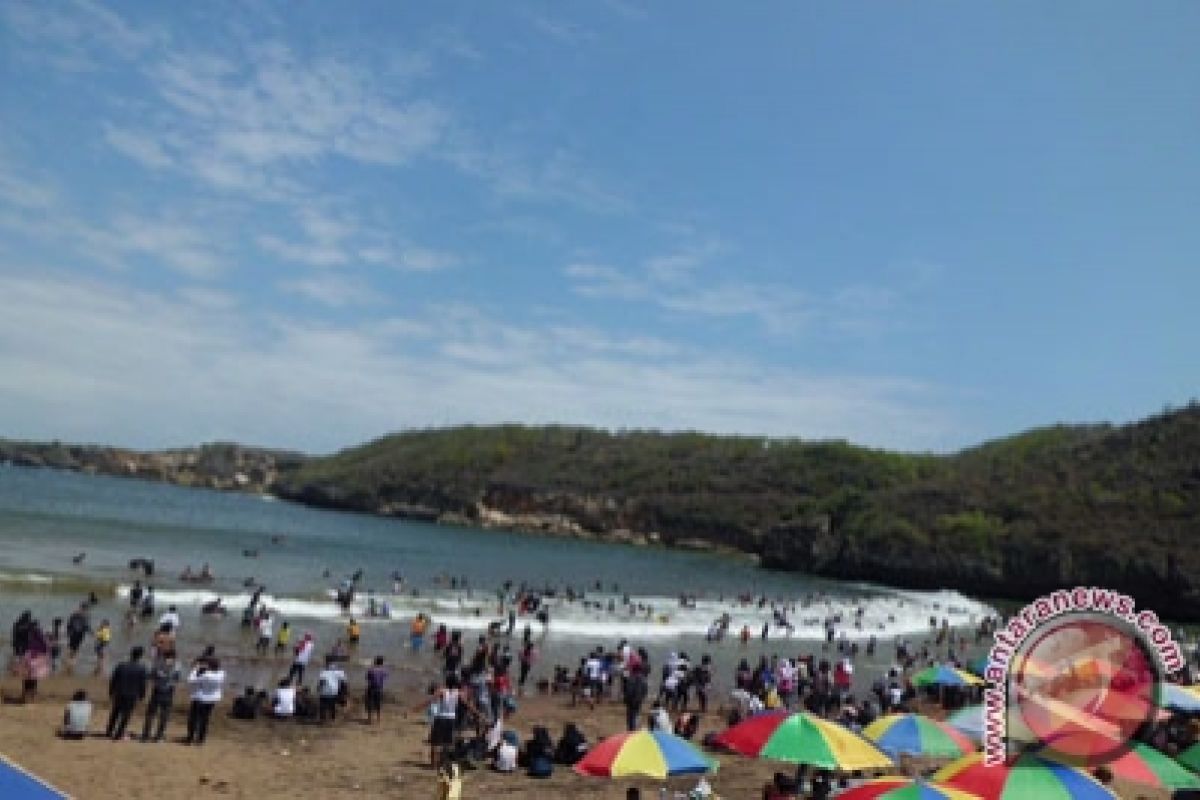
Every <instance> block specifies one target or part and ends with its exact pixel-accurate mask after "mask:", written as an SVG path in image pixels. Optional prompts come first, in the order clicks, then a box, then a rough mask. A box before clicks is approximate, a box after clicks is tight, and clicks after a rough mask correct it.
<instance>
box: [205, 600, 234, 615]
mask: <svg viewBox="0 0 1200 800" xmlns="http://www.w3.org/2000/svg"><path fill="white" fill-rule="evenodd" d="M227 611H228V609H226V608H225V606H223V605H222V604H221V598H219V597H218V598H217V599H215V600H209V601H208V602H207V603H205V604H204V605H202V606H200V613H201V614H207V615H209V616H214V617H223V616H225V614H226V612H227Z"/></svg>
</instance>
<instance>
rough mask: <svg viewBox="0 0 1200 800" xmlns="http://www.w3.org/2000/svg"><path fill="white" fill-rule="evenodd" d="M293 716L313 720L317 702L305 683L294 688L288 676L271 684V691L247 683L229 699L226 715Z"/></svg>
mask: <svg viewBox="0 0 1200 800" xmlns="http://www.w3.org/2000/svg"><path fill="white" fill-rule="evenodd" d="M260 715H261V716H264V717H268V718H270V719H295V720H298V721H300V722H316V721H317V720H318V719H319V715H320V704H319V703H318V701H317V696H316V694H314V693H313V691H312V689H310V688H309V687H307V686H300V687H299V688H298V689H297V688H296V686H294V685H293V684H292V682H291V681H289V680H288V679H286V678H285V679H283V680H281V681H280V682H279V685H278V686H276V687H275V691H274V693H273V694H271V695H268V694H267V693H266V692H265V691H261V690H255V688H254V687H253V686H247V687H246V691H245V692H244V693H243V694H242V695H241V696H239V697H235V698H234V700H233V709H232V710H231V711H230V716H231V717H233V718H234V719H246V720H249V719H257V718H258V717H259V716H260Z"/></svg>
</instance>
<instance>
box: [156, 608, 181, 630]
mask: <svg viewBox="0 0 1200 800" xmlns="http://www.w3.org/2000/svg"><path fill="white" fill-rule="evenodd" d="M163 625H170V626H171V632H172V633H174V634H178V633H179V612H178V611H177V610H176V609H175V606H167V611H166V613H165V614H163V615H162V616H161V617H159V618H158V626H159V627H160V628H161V627H162V626H163Z"/></svg>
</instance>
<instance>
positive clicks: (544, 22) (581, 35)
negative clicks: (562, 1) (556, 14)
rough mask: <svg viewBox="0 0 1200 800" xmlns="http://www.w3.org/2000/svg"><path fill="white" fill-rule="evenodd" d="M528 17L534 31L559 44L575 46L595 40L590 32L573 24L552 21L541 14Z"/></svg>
mask: <svg viewBox="0 0 1200 800" xmlns="http://www.w3.org/2000/svg"><path fill="white" fill-rule="evenodd" d="M528 16H529V21H530V22H531V23H532V24H533V27H534V28H535V29H536V30H538V31H540V32H541V33H543V34H545V35H546V36H547V37H549V38H551V39H553V40H555V41H557V42H559V43H560V44H568V45H576V44H580V43H582V42H586V41H590V40H591V39H593V38H595V37H594V36H593V34H592V33H591V32H590V31H588V30H587V29H585V28H584V27H583V26H582V25H579V24H578V23H575V22H569V21H567V20H564V19H554V18H551V17H547V16H545V15H543V14H533V13H530V14H529V15H528Z"/></svg>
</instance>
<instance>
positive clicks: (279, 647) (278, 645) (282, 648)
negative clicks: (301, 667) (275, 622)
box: [275, 622, 292, 655]
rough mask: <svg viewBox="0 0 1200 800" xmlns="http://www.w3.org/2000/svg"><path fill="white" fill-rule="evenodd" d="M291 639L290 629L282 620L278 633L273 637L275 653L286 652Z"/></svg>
mask: <svg viewBox="0 0 1200 800" xmlns="http://www.w3.org/2000/svg"><path fill="white" fill-rule="evenodd" d="M291 641H292V629H291V628H290V627H288V624H287V623H286V622H284V623H283V624H281V625H280V626H279V634H278V635H277V636H276V637H275V655H279V654H280V653H286V652H287V649H288V644H289V643H290V642H291Z"/></svg>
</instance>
